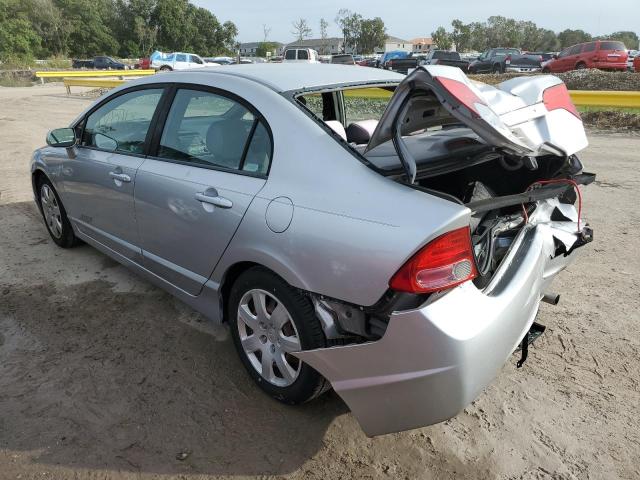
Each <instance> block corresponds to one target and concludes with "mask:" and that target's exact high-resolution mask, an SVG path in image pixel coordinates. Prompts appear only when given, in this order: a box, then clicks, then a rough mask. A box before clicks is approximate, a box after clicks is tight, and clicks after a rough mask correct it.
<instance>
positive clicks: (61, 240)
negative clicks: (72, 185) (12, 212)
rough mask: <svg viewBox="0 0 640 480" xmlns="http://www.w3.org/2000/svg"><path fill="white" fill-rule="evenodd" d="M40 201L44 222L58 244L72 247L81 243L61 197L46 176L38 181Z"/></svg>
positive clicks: (63, 246)
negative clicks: (74, 231)
mask: <svg viewBox="0 0 640 480" xmlns="http://www.w3.org/2000/svg"><path fill="white" fill-rule="evenodd" d="M38 201H39V203H40V211H41V212H42V218H44V223H45V225H46V226H47V230H48V232H49V235H50V236H51V239H52V240H53V241H54V242H55V243H56V245H58V246H59V247H62V248H71V247H73V246H75V245H77V244H78V243H80V241H79V240H78V238H76V236H75V234H74V233H73V228H72V227H71V223H70V222H69V218H68V217H67V212H66V211H65V209H64V206H63V205H62V202H61V201H60V197H58V194H57V192H56V190H55V188H53V185H52V184H51V181H50V180H49V179H48V178H46V177H45V178H43V179H42V180H40V182H38Z"/></svg>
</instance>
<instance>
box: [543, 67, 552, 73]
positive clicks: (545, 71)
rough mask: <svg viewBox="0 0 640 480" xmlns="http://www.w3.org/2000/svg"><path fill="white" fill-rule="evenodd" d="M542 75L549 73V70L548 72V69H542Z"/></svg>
mask: <svg viewBox="0 0 640 480" xmlns="http://www.w3.org/2000/svg"><path fill="white" fill-rule="evenodd" d="M542 73H551V70H549V69H548V68H543V69H542Z"/></svg>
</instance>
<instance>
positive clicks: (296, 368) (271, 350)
mask: <svg viewBox="0 0 640 480" xmlns="http://www.w3.org/2000/svg"><path fill="white" fill-rule="evenodd" d="M237 316H238V321H237V324H238V333H239V334H240V343H241V344H242V348H243V350H244V353H245V355H246V356H247V358H248V359H249V362H250V363H251V365H252V366H253V368H254V369H255V370H256V372H258V373H259V374H260V376H261V377H262V378H263V379H264V380H266V381H268V382H269V383H271V384H272V385H275V386H278V387H288V386H289V385H291V384H293V383H294V382H295V381H296V380H297V378H298V376H299V375H300V369H301V367H302V362H301V361H300V360H299V359H298V358H296V357H295V356H293V355H292V353H294V352H299V351H300V350H302V347H301V344H300V336H299V335H298V330H297V329H296V326H295V324H294V323H293V319H292V318H291V314H289V311H288V310H287V308H286V307H285V306H284V304H283V303H282V302H281V301H280V300H278V298H276V297H275V296H274V295H273V294H271V293H269V292H267V291H265V290H260V289H252V290H249V291H248V292H246V293H245V294H244V295H243V296H242V298H241V299H240V304H239V305H238V313H237Z"/></svg>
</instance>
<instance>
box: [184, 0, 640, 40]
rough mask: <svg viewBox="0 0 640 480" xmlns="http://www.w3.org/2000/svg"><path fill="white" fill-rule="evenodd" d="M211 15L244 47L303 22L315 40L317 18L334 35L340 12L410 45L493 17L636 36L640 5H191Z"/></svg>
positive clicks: (399, 0)
mask: <svg viewBox="0 0 640 480" xmlns="http://www.w3.org/2000/svg"><path fill="white" fill-rule="evenodd" d="M192 1H193V3H195V4H196V5H198V6H201V7H205V8H208V9H209V10H211V11H212V12H213V13H214V14H215V15H216V16H217V17H218V19H219V20H221V21H226V20H231V21H233V22H234V23H235V24H236V25H237V27H238V30H239V35H238V39H239V40H240V41H242V42H250V41H261V40H262V37H263V34H262V25H263V24H267V25H268V26H269V27H270V28H271V35H270V37H269V40H274V41H280V42H288V41H291V40H293V35H292V34H291V30H292V27H291V22H292V21H293V20H295V19H298V18H301V17H302V18H306V19H307V21H308V22H309V24H310V25H311V28H312V29H313V33H314V36H319V22H320V18H325V19H326V20H327V21H329V24H330V26H329V35H330V36H334V35H336V36H337V35H338V29H337V28H336V25H335V22H334V18H335V16H336V13H337V12H338V10H339V9H340V8H348V9H350V10H352V11H355V12H358V13H360V14H361V15H363V16H364V17H366V18H370V17H376V16H379V17H381V18H382V19H383V20H384V22H385V24H386V25H387V32H388V33H389V34H390V35H394V36H396V37H402V38H405V39H411V38H414V37H423V36H429V35H430V34H431V32H432V31H434V30H435V29H436V28H437V27H438V26H440V25H443V26H446V27H449V26H450V24H451V20H453V19H454V18H459V19H460V20H462V21H464V22H472V21H483V20H486V19H487V17H489V16H491V15H503V16H506V17H512V18H516V19H518V20H532V21H534V22H536V23H537V24H538V26H541V27H544V28H549V29H552V30H555V31H560V30H564V29H565V28H573V29H576V28H580V29H583V30H586V31H588V32H590V33H592V34H594V35H603V34H607V33H612V32H614V31H618V30H634V31H639V30H640V17H638V15H637V14H638V11H639V10H638V8H639V6H640V5H639V0H614V1H604V0H597V1H596V0H554V1H552V0H527V1H523V0H446V1H443V2H436V1H433V0H423V1H418V2H416V1H412V2H408V1H403V0H396V1H390V0H368V1H366V2H362V1H359V2H358V1H350V0H342V1H336V0H324V1H309V0H297V1H291V0H289V1H285V0H240V1H229V0H192Z"/></svg>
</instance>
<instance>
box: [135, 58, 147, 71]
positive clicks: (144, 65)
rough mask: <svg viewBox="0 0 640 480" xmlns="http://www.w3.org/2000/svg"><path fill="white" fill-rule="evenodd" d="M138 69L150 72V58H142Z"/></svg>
mask: <svg viewBox="0 0 640 480" xmlns="http://www.w3.org/2000/svg"><path fill="white" fill-rule="evenodd" d="M136 68H139V69H140V70H149V69H150V68H151V59H150V58H149V57H144V58H141V59H140V61H139V62H138V65H137V66H136Z"/></svg>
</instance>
